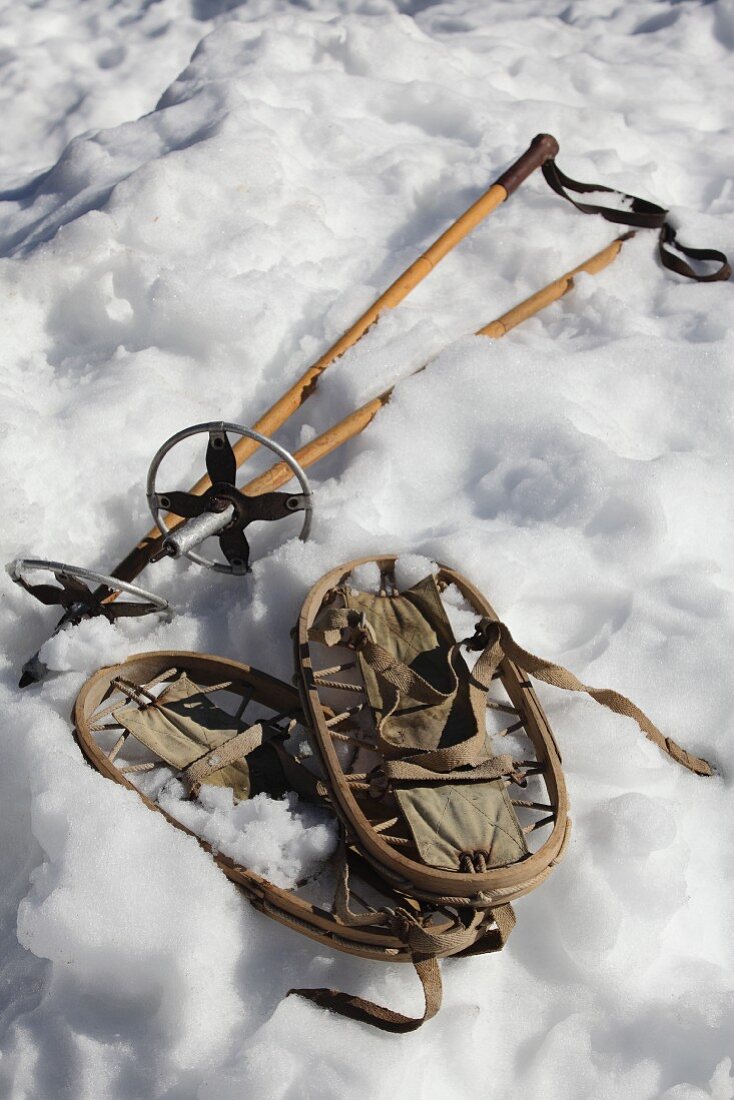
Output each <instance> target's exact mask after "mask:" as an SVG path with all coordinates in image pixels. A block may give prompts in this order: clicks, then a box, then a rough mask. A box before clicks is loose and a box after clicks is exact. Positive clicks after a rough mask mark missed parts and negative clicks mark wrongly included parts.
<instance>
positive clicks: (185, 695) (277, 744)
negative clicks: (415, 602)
mask: <svg viewBox="0 0 734 1100" xmlns="http://www.w3.org/2000/svg"><path fill="white" fill-rule="evenodd" d="M246 711H247V712H248V714H249V718H248V719H247V720H246V719H245V712H246ZM325 714H326V716H327V720H330V718H331V716H332V715H331V714H330V712H328V711H325ZM74 720H75V727H76V737H77V740H78V743H79V745H80V747H81V749H82V752H83V753H84V755H85V756H86V758H87V760H88V761H89V762H90V763H91V764H92V766H93V767H95V768H96V769H97V770H98V771H100V772H101V773H102V774H103V775H105V776H107V777H108V778H109V779H112V780H114V781H115V782H116V783H120V784H122V785H123V786H125V787H127V788H129V789H131V790H134V791H136V793H137V794H138V795H139V797H140V798H141V799H142V801H143V802H144V803H145V805H146V806H148V807H149V808H150V809H151V810H154V811H156V812H158V813H161V814H163V815H164V817H166V818H167V820H168V821H169V822H170V823H171V824H172V825H174V826H175V827H176V828H178V829H182V830H183V831H184V832H187V833H189V834H190V835H193V836H195V837H196V838H197V839H198V840H199V843H201V844H202V845H203V847H204V848H206V849H207V850H208V851H210V852H211V853H212V855H213V858H214V859H215V861H216V863H217V864H218V865H219V867H220V868H221V869H222V871H224V873H225V874H226V875H227V876H228V877H229V878H230V879H231V880H232V881H233V882H235V883H236V884H237V885H238V886H240V887H241V888H242V889H243V891H244V892H245V894H246V896H247V897H248V899H249V901H250V902H251V903H252V905H253V906H254V907H255V908H256V909H258V910H259V911H260V912H262V913H265V914H266V915H267V916H269V917H272V918H274V919H275V920H277V921H279V922H280V923H281V924H284V925H286V926H287V927H290V928H293V929H295V930H296V931H299V932H302V933H303V934H305V935H307V936H309V937H311V938H312V939H314V940H317V941H318V942H319V943H321V944H323V945H325V946H328V947H332V948H335V949H337V950H339V951H345V952H347V953H349V954H353V955H359V956H362V957H364V958H368V959H378V960H381V961H384V962H413V963H414V965H415V967H416V970H417V972H418V975H419V977H420V979H421V982H422V984H423V988H424V991H425V997H426V1009H425V1012H424V1015H423V1016H422V1017H421V1018H417V1019H413V1018H411V1017H407V1016H404V1015H402V1014H401V1013H397V1012H393V1011H391V1010H389V1009H386V1008H383V1007H381V1006H379V1005H374V1004H372V1003H370V1002H367V1001H364V1000H362V999H360V998H357V997H351V996H349V995H347V994H344V993H341V992H338V991H336V990H329V989H315V990H314V989H299V990H291V992H293V993H298V994H300V995H301V996H303V997H307V998H308V999H310V1000H312V1001H314V1002H316V1003H318V1004H320V1005H322V1006H324V1007H328V1008H330V1009H332V1010H335V1011H337V1012H340V1013H342V1014H343V1015H347V1016H351V1017H353V1018H356V1019H359V1020H362V1021H365V1022H368V1023H372V1024H375V1025H377V1026H379V1027H381V1028H383V1029H385V1030H389V1031H397V1032H404V1031H411V1030H413V1029H414V1028H416V1027H418V1026H420V1024H421V1023H423V1021H424V1020H426V1019H428V1018H430V1017H431V1016H433V1015H434V1014H435V1012H437V1011H438V1008H439V1006H440V1001H441V979H440V972H439V969H438V965H437V959H438V958H440V957H442V956H446V955H455V954H458V955H461V954H474V953H477V952H486V951H497V950H499V949H501V947H502V946H503V945H504V943H505V941H506V939H507V936H508V935H509V933H510V931H511V929H512V926H513V924H514V916H513V914H512V911H511V909H510V907H509V906H503V907H500V908H498V909H497V910H496V911H495V912H491V911H489V910H487V911H484V912H480V913H473V912H471V911H469V910H467V909H466V908H463V907H461V908H459V907H457V906H455V905H450V904H447V905H443V906H440V907H439V906H433V905H429V904H426V903H424V902H421V901H419V900H417V899H416V898H414V897H413V896H412V895H410V894H406V893H404V892H402V891H400V890H397V889H394V888H393V887H392V885H391V884H390V883H388V882H386V881H385V880H384V879H383V877H382V875H381V874H379V873H377V872H376V871H375V869H374V867H373V866H372V865H371V864H370V862H368V861H367V860H365V859H364V858H363V856H362V855H361V853H360V851H359V850H358V849H357V848H355V846H354V845H353V844H350V843H347V842H346V840H345V836H344V831H343V829H342V828H341V827H340V824H339V821H338V818H337V817H336V815H335V814H334V811H333V806H332V803H331V795H330V791H329V789H328V785H327V784H326V783H325V782H324V780H323V777H322V776H320V775H319V774H317V773H316V772H315V771H314V770H313V766H314V764H315V760H314V758H313V756H312V755H311V751H312V750H311V748H310V746H309V731H308V730H307V729H306V727H305V723H304V719H303V715H302V712H301V708H300V703H299V696H298V692H297V691H296V690H295V689H294V688H293V687H290V686H288V685H287V684H284V683H282V682H280V681H278V680H276V679H274V678H273V677H271V676H268V675H266V674H265V673H262V672H258V671H257V670H256V669H253V668H250V667H248V666H246V665H243V664H239V663H237V662H234V661H228V660H223V659H220V658H215V657H208V656H201V655H198V654H194V653H181V652H161V653H147V654H141V655H138V656H135V657H132V658H130V659H129V660H127V661H125V662H124V663H122V664H119V665H113V666H110V667H107V668H102V669H100V670H99V671H98V672H96V673H95V674H94V675H93V676H92V677H91V679H90V680H88V681H87V683H86V684H85V685H84V687H83V688H82V690H81V692H80V694H79V696H78V698H77V701H76V706H75V712H74ZM258 796H260V803H261V808H264V809H265V810H266V811H267V810H268V808H270V810H272V809H273V805H274V804H273V803H272V802H271V801H267V800H273V799H287V800H290V808H291V809H293V811H294V812H299V813H303V815H304V823H305V825H307V826H309V827H310V828H312V829H313V828H316V829H318V828H321V830H322V831H323V834H324V835H322V836H321V840H320V844H319V845H316V847H320V849H321V858H320V859H318V858H317V859H316V861H315V865H313V866H308V867H302V868H300V872H301V873H300V877H299V876H296V880H295V881H290V882H281V883H280V884H277V883H275V882H273V881H271V878H269V877H268V868H267V867H265V868H263V867H260V869H259V870H258V869H257V868H258V867H259V864H258V858H257V852H256V851H252V850H251V851H250V852H249V853H248V852H246V851H245V852H244V854H243V851H242V846H241V834H242V832H243V830H242V808H243V807H244V808H245V809H247V807H249V806H251V804H252V800H253V799H254V800H255V801H257V799H258ZM262 796H264V797H265V799H266V802H264V803H263V801H262ZM295 796H297V798H296V797H295ZM256 808H257V807H256ZM212 809H215V810H219V811H220V812H221V811H226V812H228V813H229V814H230V816H231V828H230V829H229V832H228V833H227V836H226V837H225V839H224V840H223V838H222V830H221V816H220V818H219V821H220V826H219V831H218V832H217V833H216V834H215V835H212V829H211V820H210V817H211V814H210V811H211V810H212ZM248 812H249V811H248ZM238 813H239V814H240V819H239V820H238V818H237V815H238ZM249 820H251V819H249ZM207 838H208V839H207ZM227 840H229V842H230V845H231V846H228V843H227ZM248 856H249V857H250V858H248ZM291 878H293V876H291Z"/></svg>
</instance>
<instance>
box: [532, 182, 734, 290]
mask: <svg viewBox="0 0 734 1100" xmlns="http://www.w3.org/2000/svg"><path fill="white" fill-rule="evenodd" d="M541 171H542V173H543V176H544V177H545V180H546V183H547V184H548V185H549V187H551V188H552V190H553V191H555V192H556V194H557V195H560V196H561V198H564V199H565V200H566V201H567V202H570V203H571V205H572V206H575V207H576V209H577V210H580V211H581V213H582V214H600V215H601V217H602V218H604V219H605V220H606V221H608V222H615V223H616V224H617V225H630V226H633V227H634V228H636V229H658V230H659V231H660V233H659V237H658V255H659V256H660V262H661V264H662V265H663V267H666V268H668V270H670V271H675V272H677V274H678V275H683V276H684V277H685V278H686V279H693V280H694V282H697V283H714V282H718V281H720V280H725V279H728V278H730V276H731V265H730V263H729V261H728V259H727V257H726V255H725V254H724V253H723V252H720V251H719V250H718V249H717V248H687V247H686V246H685V245H682V244H680V243H679V242H678V240H677V239H676V232H675V229H673V227H672V225H671V224H670V222H669V221H668V220H667V219H668V214H669V211H668V210H666V209H665V207H663V206H659V205H658V204H657V203H655V202H650V200H649V199H641V198H638V197H637V196H636V195H628V194H626V193H625V192H624V191H617V190H615V189H614V188H613V187H605V186H604V185H603V184H600V183H581V182H580V181H579V180H573V179H571V177H570V176H567V175H566V174H565V172H562V171H561V169H560V168H559V167H558V165H557V164H556V162H555V160H547V161H545V162H544V163H543V164H542V165H541ZM569 192H573V194H574V195H589V194H593V193H598V192H602V193H604V194H607V195H618V196H619V197H620V198H622V199H624V200H626V202H627V204H628V205H627V207H626V208H625V209H621V210H619V209H615V208H614V207H611V206H603V205H601V204H600V203H591V202H580V201H579V200H578V199H575V198H573V197H572V195H571V194H569ZM680 253H682V254H683V256H688V258H689V259H691V260H703V261H711V262H714V263H718V264H719V267H718V268H717V269H716V270H715V271H713V272H711V273H709V274H707V275H700V274H698V273H697V272H696V271H694V269H693V268H692V267H691V265H690V264H687V263H686V262H685V260H684V259H683V258H682V256H681V255H680Z"/></svg>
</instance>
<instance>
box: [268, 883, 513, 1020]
mask: <svg viewBox="0 0 734 1100" xmlns="http://www.w3.org/2000/svg"><path fill="white" fill-rule="evenodd" d="M492 916H493V918H494V921H495V924H496V928H494V929H491V930H490V931H489V932H488V933H487V934H486V935H485V936H482V938H481V939H478V940H477V941H476V942H475V943H473V944H469V945H467V946H466V948H465V949H464V950H465V951H466V953H467V954H480V953H485V952H495V951H501V950H502V948H503V947H504V946H505V944H506V942H507V938H508V936H509V935H510V932H511V931H512V929H513V928H514V926H515V914H514V912H513V910H512V907H511V906H510V905H501V906H498V907H497V908H496V909H493V910H492ZM419 933H420V930H419V929H417V928H416V929H415V934H416V936H418V935H419ZM424 934H425V938H426V947H427V948H428V949H429V951H430V950H433V949H439V950H440V946H439V944H438V942H436V944H435V945H434V944H433V943H432V942H431V936H430V933H429V932H428V931H425V933H424ZM448 935H449V936H450V935H451V933H448ZM435 939H436V941H438V940H440V939H441V937H440V936H439V937H435ZM485 941H486V942H485ZM413 965H414V967H415V970H416V973H417V975H418V978H419V979H420V983H421V986H422V987H423V996H424V999H425V1008H424V1011H423V1015H422V1016H405V1015H403V1013H402V1012H395V1011H394V1010H393V1009H391V1008H385V1007H384V1006H383V1005H378V1004H376V1003H375V1002H374V1001H367V1000H365V999H364V998H363V997H356V996H354V995H353V994H351V993H341V992H340V991H339V990H337V989H326V988H321V989H289V990H288V993H287V994H286V996H290V995H291V994H295V995H296V996H298V997H303V998H304V999H305V1000H307V1001H312V1002H313V1003H314V1004H317V1005H319V1007H320V1008H326V1009H328V1010H329V1011H331V1012H336V1013H338V1014H339V1015H340V1016H348V1017H349V1018H350V1019H351V1020H358V1021H359V1023H363V1024H371V1025H372V1026H373V1027H378V1028H380V1030H381V1031H391V1032H394V1033H397V1034H405V1033H406V1032H409V1031H416V1030H417V1029H418V1028H419V1027H420V1026H421V1025H422V1024H424V1023H425V1022H426V1020H430V1019H432V1017H434V1016H435V1015H436V1013H437V1012H438V1010H439V1008H440V1007H441V997H442V985H441V970H440V968H439V964H438V959H437V958H436V955H435V954H422V953H421V952H420V951H416V953H415V954H414V956H413Z"/></svg>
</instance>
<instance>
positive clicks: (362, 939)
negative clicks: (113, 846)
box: [74, 651, 507, 1007]
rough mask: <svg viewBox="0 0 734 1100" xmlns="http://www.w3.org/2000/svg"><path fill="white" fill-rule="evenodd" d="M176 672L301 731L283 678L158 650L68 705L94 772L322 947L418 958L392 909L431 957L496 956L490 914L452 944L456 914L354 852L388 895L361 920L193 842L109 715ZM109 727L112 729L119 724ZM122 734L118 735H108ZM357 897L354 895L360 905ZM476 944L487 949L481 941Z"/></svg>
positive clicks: (104, 674) (114, 671) (98, 681)
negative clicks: (418, 932) (428, 938)
mask: <svg viewBox="0 0 734 1100" xmlns="http://www.w3.org/2000/svg"><path fill="white" fill-rule="evenodd" d="M181 673H185V674H186V676H188V677H189V678H190V679H191V680H192V681H195V683H196V684H197V685H199V686H200V687H201V688H202V691H203V692H207V691H212V690H215V689H222V685H224V688H223V690H226V691H227V693H231V694H232V695H234V696H239V697H240V699H242V700H247V702H248V703H249V702H250V701H252V702H255V703H258V704H260V706H261V707H263V706H264V707H267V708H269V709H270V710H272V711H273V712H274V713H275V714H277V715H279V716H284V715H285V716H289V717H290V718H291V719H292V720H294V721H296V722H298V723H299V724H303V725H304V727H305V721H304V718H303V714H302V711H301V706H300V700H299V695H298V692H297V691H296V690H295V688H293V687H290V686H289V685H287V684H284V683H283V682H282V681H279V680H277V679H275V678H274V677H272V676H269V675H267V674H266V673H263V672H259V671H258V670H257V669H254V668H252V667H250V666H248V665H244V664H240V663H239V662H236V661H230V660H226V659H224V658H220V657H212V656H208V655H203V654H196V653H188V652H178V651H163V652H157V653H143V654H138V655H136V656H133V657H131V658H129V659H128V660H127V661H124V662H123V663H121V664H117V665H110V666H107V667H105V668H101V669H99V670H98V671H97V672H96V673H95V674H94V675H93V676H92V677H91V678H90V679H89V680H88V681H87V682H86V683H85V684H84V686H83V687H82V689H81V691H80V693H79V695H78V697H77V700H76V704H75V707H74V726H75V736H76V740H77V742H78V744H79V747H80V749H81V751H82V753H83V754H84V756H85V757H86V759H87V760H88V762H89V763H90V764H91V765H92V767H94V768H95V769H96V770H97V771H99V772H100V773H101V774H102V775H104V776H106V777H107V778H108V779H111V780H112V781H113V782H115V783H119V784H120V785H121V786H123V787H126V788H127V789H128V790H132V791H135V793H136V794H137V795H138V797H139V798H140V799H141V801H142V802H143V803H144V804H145V805H146V806H147V807H148V809H150V810H152V811H154V812H156V813H159V814H162V815H163V817H165V818H166V820H167V821H168V822H169V823H170V824H171V825H173V826H174V828H176V829H179V830H181V831H182V832H184V833H187V834H188V835H190V836H193V837H194V838H195V839H196V840H197V841H198V843H199V844H200V845H201V846H202V847H203V848H204V849H205V850H206V851H208V852H210V853H211V855H212V858H213V859H214V861H215V863H216V864H217V865H218V866H219V867H220V869H221V870H222V871H223V872H224V874H225V875H226V876H227V877H228V878H229V879H231V880H232V882H234V883H236V885H237V886H239V887H240V888H241V889H242V890H243V891H244V893H245V895H246V897H247V899H248V900H249V902H250V903H251V904H252V905H253V906H254V908H256V909H257V910H258V911H260V912H262V913H264V914H266V915H267V916H269V917H272V918H273V919H274V920H277V921H278V922H279V923H281V924H283V925H285V926H286V927H289V928H292V929H295V930H296V931H298V932H301V933H303V934H304V935H306V936H309V937H310V938H311V939H313V940H316V941H317V942H319V943H320V944H322V945H324V946H326V947H331V948H334V949H335V950H338V951H343V952H346V953H348V954H351V955H358V956H361V957H363V958H366V959H379V960H382V961H385V962H413V961H415V949H414V947H412V946H411V944H410V943H409V942H408V941H407V940H406V936H405V934H404V926H403V928H401V927H400V922H399V921H397V922H396V921H395V920H394V919H391V915H390V911H391V910H392V911H393V912H395V911H399V910H401V909H402V908H403V907H405V908H406V909H407V910H408V911H409V912H410V914H411V918H412V919H413V920H415V921H421V922H425V924H426V926H427V927H429V928H430V932H431V935H432V937H433V941H434V943H433V946H434V948H435V950H434V951H433V955H434V957H442V956H444V955H448V954H471V953H475V952H476V951H477V950H479V951H487V950H490V951H491V950H498V949H499V948H500V947H501V946H502V944H503V943H504V939H505V938H506V934H507V933H506V932H503V933H502V934H501V935H500V934H498V931H497V926H496V923H495V921H494V918H493V915H492V914H491V913H487V915H486V919H484V920H482V921H481V922H478V923H475V924H472V926H471V929H470V930H469V931H468V934H466V935H464V936H463V939H462V938H461V937H459V939H457V938H456V936H455V935H454V939H452V933H455V931H456V928H457V916H456V913H455V912H454V911H452V910H449V909H444V910H443V911H440V910H438V909H436V910H434V909H432V908H429V907H425V906H421V905H420V903H418V902H416V901H414V900H411V899H410V898H406V897H405V896H404V895H402V894H400V893H398V892H395V891H393V890H392V889H391V887H390V885H389V884H388V883H387V882H384V881H382V880H381V878H380V876H379V875H375V873H374V872H373V870H372V868H371V867H370V865H369V864H368V863H367V862H366V861H364V860H363V859H362V857H361V855H360V853H359V852H357V851H354V850H353V849H352V848H351V846H350V850H349V854H348V862H349V867H350V868H351V873H352V876H353V877H358V878H359V879H360V880H361V881H364V882H366V883H368V885H369V887H371V888H372V889H373V890H375V889H376V890H378V891H379V892H380V893H381V894H382V895H384V896H383V898H382V900H383V902H384V906H383V909H384V913H383V912H382V911H381V910H378V909H376V908H374V907H365V906H364V905H362V909H363V910H364V912H363V917H364V919H363V920H361V919H360V915H359V914H355V913H354V912H353V911H351V910H350V911H349V912H348V913H345V912H342V914H341V915H339V913H337V912H335V911H334V910H333V909H332V910H331V911H329V910H328V909H325V908H321V907H319V906H317V905H314V904H312V903H311V902H309V901H307V900H305V899H304V898H302V897H299V896H298V894H296V893H295V892H294V891H291V890H288V889H283V888H280V887H278V886H275V885H274V884H273V883H271V882H270V881H268V880H267V879H266V878H263V877H262V876H261V875H258V874H257V873H256V872H254V871H252V870H250V869H249V868H247V867H244V866H242V865H241V864H238V863H236V862H235V861H234V860H232V859H230V858H229V857H228V856H226V855H223V854H222V853H221V852H218V851H214V850H213V849H212V847H211V845H209V844H208V843H207V842H206V841H205V840H202V839H201V838H200V837H198V836H196V834H195V833H194V832H193V831H192V830H191V829H189V828H188V827H187V826H186V825H184V824H182V823H181V822H180V821H178V820H177V819H176V818H175V817H173V816H172V815H171V814H170V813H168V812H167V811H166V810H164V809H163V808H162V807H161V806H160V805H158V804H157V803H156V802H155V801H153V800H152V799H151V798H149V797H148V796H147V795H146V794H145V793H144V792H143V791H141V790H140V789H139V788H138V787H136V786H135V784H134V783H133V782H132V781H131V778H130V776H131V775H132V774H134V773H135V772H136V771H141V770H144V769H145V768H147V767H148V766H149V765H147V764H143V765H136V764H133V765H130V766H128V767H127V770H126V765H125V764H124V763H123V762H122V760H121V757H120V753H121V751H122V749H123V746H124V745H125V743H126V742H127V741H128V738H130V739H132V740H133V741H134V740H135V738H134V737H133V735H132V734H131V733H129V732H128V731H127V730H126V729H125V728H124V727H122V726H120V725H119V723H117V724H115V722H114V718H115V716H114V714H113V713H112V709H113V708H114V709H115V710H116V709H117V708H118V707H122V706H123V704H124V703H125V698H126V697H127V698H130V697H131V695H132V691H133V690H137V693H138V694H139V695H140V696H141V697H142V698H143V699H146V698H148V699H151V698H152V697H153V693H152V692H151V691H150V687H151V686H153V685H155V687H156V688H157V689H159V688H160V685H161V684H162V683H171V682H172V681H174V680H175V678H176V677H177V676H180V674H181ZM120 683H123V684H124V685H125V688H126V690H125V692H124V694H121V693H120V690H119V687H118V686H117V685H119V684H120ZM116 699H117V704H116V705H115V700H116ZM238 709H239V708H238ZM110 719H112V721H110ZM115 725H117V727H118V728H115ZM118 732H119V737H114V734H115V733H118ZM305 732H307V730H306V731H305ZM110 733H112V734H113V736H112V738H111V740H112V741H114V744H112V747H111V748H110V747H103V746H102V744H101V743H100V741H101V737H100V735H101V734H102V735H108V734H110ZM159 763H163V761H159ZM293 765H294V767H296V768H298V767H301V768H302V765H299V764H298V762H297V761H296V760H295V758H293ZM309 775H310V778H311V779H312V780H313V787H314V791H315V794H316V797H315V801H316V802H317V803H318V804H319V805H320V806H322V807H326V808H328V809H330V810H331V809H332V806H331V803H330V801H329V795H328V792H327V788H326V786H325V785H323V784H321V783H319V782H318V777H314V776H312V775H311V773H309ZM301 793H302V792H301ZM344 852H345V849H344V848H343V846H342V848H341V851H340V855H339V857H338V858H339V859H343V858H344V855H343V853H344ZM353 894H354V896H355V897H359V894H358V893H356V887H354V888H353ZM361 901H362V899H361V898H360V903H361ZM347 908H348V907H347ZM442 937H443V939H442ZM460 940H461V943H460V942H459V941H460ZM482 940H484V943H481V942H480V941H482ZM452 948H453V949H452ZM457 948H459V949H458V950H457ZM332 1007H337V1006H332Z"/></svg>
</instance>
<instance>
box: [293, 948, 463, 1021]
mask: <svg viewBox="0 0 734 1100" xmlns="http://www.w3.org/2000/svg"><path fill="white" fill-rule="evenodd" d="M413 965H414V966H415V969H416V973H417V975H418V977H419V978H420V982H421V985H422V986H423V995H424V997H425V1010H424V1012H423V1015H422V1016H420V1017H413V1016H404V1015H403V1013H402V1012H395V1011H393V1009H391V1008H385V1007H384V1006H383V1005H378V1004H375V1002H374V1001H366V1000H364V999H363V998H362V997H356V996H354V995H353V994H351V993H340V992H339V990H337V989H323V988H322V989H289V990H288V993H287V994H286V996H288V997H290V996H291V994H295V995H296V996H297V997H303V998H304V999H305V1000H307V1001H311V1002H313V1004H316V1005H319V1007H320V1008H326V1009H328V1010H329V1011H330V1012H337V1013H338V1014H339V1015H340V1016H347V1017H348V1018H349V1019H350V1020H358V1021H359V1023H362V1024H370V1025H371V1026H372V1027H378V1028H380V1030H381V1031H391V1032H393V1033H396V1034H399V1035H402V1034H406V1033H407V1032H409V1031H416V1030H417V1029H418V1028H419V1027H421V1025H422V1024H424V1023H425V1022H426V1020H430V1019H432V1018H433V1017H434V1016H435V1015H436V1013H437V1012H438V1010H439V1008H440V1007H441V998H442V986H441V971H440V969H439V965H438V960H437V959H436V958H419V957H416V958H415V959H414V960H413Z"/></svg>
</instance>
